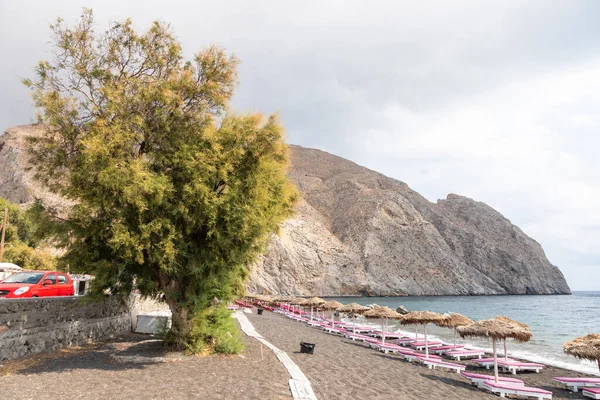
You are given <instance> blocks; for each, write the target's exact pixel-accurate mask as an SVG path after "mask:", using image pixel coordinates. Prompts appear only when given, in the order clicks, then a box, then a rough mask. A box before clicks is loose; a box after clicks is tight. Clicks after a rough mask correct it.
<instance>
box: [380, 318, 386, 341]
mask: <svg viewBox="0 0 600 400" xmlns="http://www.w3.org/2000/svg"><path fill="white" fill-rule="evenodd" d="M381 343H383V344H385V329H383V318H381Z"/></svg>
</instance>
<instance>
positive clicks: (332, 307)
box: [321, 300, 344, 326]
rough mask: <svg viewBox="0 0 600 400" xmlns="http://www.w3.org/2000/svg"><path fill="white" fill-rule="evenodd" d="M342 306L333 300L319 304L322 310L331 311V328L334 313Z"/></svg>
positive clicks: (333, 323)
mask: <svg viewBox="0 0 600 400" xmlns="http://www.w3.org/2000/svg"><path fill="white" fill-rule="evenodd" d="M343 306H344V305H343V304H342V303H340V302H339V301H335V300H329V301H328V302H327V303H323V304H321V308H322V309H323V310H327V311H331V320H332V323H331V326H335V314H334V311H336V310H339V309H340V308H342V307H343Z"/></svg>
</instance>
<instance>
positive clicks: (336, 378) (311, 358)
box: [246, 311, 588, 400]
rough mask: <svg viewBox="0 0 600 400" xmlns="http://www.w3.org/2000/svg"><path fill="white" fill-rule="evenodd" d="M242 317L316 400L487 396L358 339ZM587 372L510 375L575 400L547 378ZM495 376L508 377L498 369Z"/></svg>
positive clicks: (266, 316)
mask: <svg viewBox="0 0 600 400" xmlns="http://www.w3.org/2000/svg"><path fill="white" fill-rule="evenodd" d="M246 315H247V316H248V319H249V320H250V322H251V323H252V324H253V325H254V327H255V328H256V330H257V332H259V333H260V334H261V335H262V336H263V337H264V338H265V339H266V340H268V341H269V342H271V343H273V344H274V345H275V346H277V347H278V348H280V349H281V350H283V351H285V352H286V353H287V354H288V355H289V356H290V357H291V358H292V360H293V361H294V362H295V363H296V364H297V365H298V366H299V367H300V369H301V370H302V371H303V373H304V374H305V375H306V376H307V378H308V379H309V380H310V382H311V385H312V387H313V389H314V391H315V394H316V395H317V398H319V399H340V400H341V399H347V398H369V399H381V400H384V399H397V398H402V399H406V400H420V399H429V398H444V399H464V400H479V399H486V398H490V395H489V393H486V392H484V391H482V390H479V389H477V388H475V387H473V386H471V385H470V384H469V382H468V380H466V379H465V378H463V377H462V376H461V375H459V374H456V373H455V372H447V371H444V370H439V369H435V370H430V369H427V368H426V367H424V366H422V365H417V364H412V363H408V362H406V361H404V360H401V358H400V357H398V356H395V355H393V354H383V353H380V352H377V351H375V350H372V349H370V348H368V347H367V346H366V345H364V344H362V343H360V342H353V341H351V340H349V339H344V338H343V337H340V336H335V335H329V334H327V333H325V332H324V331H322V330H320V329H318V328H312V327H309V326H307V325H305V324H303V323H300V322H294V321H292V320H290V319H288V318H286V317H285V316H283V315H279V314H276V313H272V312H267V311H265V312H264V313H263V315H260V316H259V315H257V314H256V311H254V312H253V313H252V314H246ZM413 334H414V332H413ZM302 341H305V342H309V343H314V344H315V353H314V354H312V355H311V354H302V353H300V351H299V343H300V342H302ZM509 351H510V349H509ZM452 362H453V363H454V361H452ZM455 363H457V364H463V365H465V366H467V370H468V371H469V372H475V373H480V374H487V375H493V369H491V370H487V369H485V368H484V369H482V368H477V367H475V364H474V363H472V362H471V361H470V360H466V361H460V362H455ZM587 375H588V374H583V373H577V372H574V371H571V370H568V369H564V368H558V367H554V366H547V367H546V368H544V370H543V371H541V372H540V373H539V374H538V373H519V374H518V375H517V376H516V378H518V379H521V380H523V381H524V382H525V384H526V385H527V386H531V387H538V388H542V389H545V390H551V391H552V392H553V398H554V399H581V393H571V392H570V391H569V390H566V389H563V388H562V387H561V386H560V385H559V384H558V383H557V382H554V381H553V380H552V379H553V378H554V377H558V376H587ZM501 376H506V377H514V376H513V375H511V374H509V373H502V372H501Z"/></svg>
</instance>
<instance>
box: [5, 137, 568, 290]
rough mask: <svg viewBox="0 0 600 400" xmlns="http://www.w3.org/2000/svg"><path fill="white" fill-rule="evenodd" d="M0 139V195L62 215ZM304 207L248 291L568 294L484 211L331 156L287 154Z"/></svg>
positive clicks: (545, 265)
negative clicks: (36, 202) (429, 195)
mask: <svg viewBox="0 0 600 400" xmlns="http://www.w3.org/2000/svg"><path fill="white" fill-rule="evenodd" d="M38 130H39V128H37V127H33V126H22V127H15V128H11V129H9V130H7V131H6V133H5V134H4V135H2V136H0V195H1V196H3V197H5V198H8V199H10V200H12V201H15V202H20V203H26V202H29V201H31V200H33V197H41V198H43V199H45V201H47V202H50V203H53V205H60V206H66V204H65V202H64V201H63V200H62V199H60V198H59V197H57V196H54V195H52V194H50V193H49V192H48V191H47V190H45V189H44V188H42V187H40V186H39V184H37V183H35V182H34V181H33V179H32V172H31V171H26V167H27V159H26V157H25V154H24V151H23V147H24V140H23V138H24V136H25V135H34V134H36V133H37V131H38ZM290 147H291V155H292V160H291V161H292V162H291V167H290V171H289V175H290V177H291V179H292V180H293V181H294V182H295V183H296V185H297V187H298V189H299V191H300V193H301V194H302V200H301V201H300V202H299V204H298V206H297V210H296V215H295V217H294V218H292V219H289V220H287V221H286V222H284V223H283V224H282V229H281V232H280V234H279V235H278V236H273V237H272V239H271V242H270V244H269V247H268V252H267V254H266V255H265V256H262V257H260V259H259V260H258V261H257V263H256V265H255V266H254V267H253V270H252V274H251V277H250V281H249V283H248V287H249V289H250V290H252V291H255V292H262V291H263V290H267V291H269V292H270V293H273V294H276V293H279V294H295V295H321V296H325V295H328V296H334V295H382V296H404V295H471V294H509V293H514V294H554V293H570V290H569V287H568V285H567V283H566V282H565V279H564V277H563V275H562V273H561V272H560V270H559V269H558V268H557V267H555V266H553V265H552V264H550V262H549V261H548V260H547V259H546V256H545V254H544V251H543V250H542V248H541V246H540V245H539V244H538V243H537V242H536V241H534V240H533V239H531V238H530V237H528V236H527V235H525V234H524V233H523V232H522V231H521V230H520V229H519V228H518V227H516V226H514V225H512V224H511V223H510V221H509V220H507V219H506V218H504V217H503V216H502V215H500V214H499V213H498V212H497V211H495V210H493V209H492V208H491V207H489V206H487V205H485V204H483V203H479V202H476V201H473V200H471V199H468V198H466V197H461V196H457V195H453V194H451V195H448V197H447V199H446V200H440V201H438V202H437V203H431V202H429V201H428V200H427V199H425V198H424V197H422V196H421V195H419V194H418V193H417V192H415V191H413V190H412V189H410V188H409V187H408V186H407V185H406V184H405V183H403V182H399V181H397V180H394V179H391V178H388V177H386V176H384V175H381V174H379V173H377V172H374V171H371V170H369V169H367V168H364V167H361V166H359V165H356V164H354V163H352V162H350V161H348V160H345V159H342V158H339V157H336V156H333V155H331V154H328V153H325V152H322V151H319V150H313V149H306V148H302V147H299V146H290Z"/></svg>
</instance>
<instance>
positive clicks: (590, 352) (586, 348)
mask: <svg viewBox="0 0 600 400" xmlns="http://www.w3.org/2000/svg"><path fill="white" fill-rule="evenodd" d="M564 351H565V353H567V354H570V355H572V356H575V357H577V358H583V359H584V360H590V361H596V362H598V370H600V335H599V334H597V333H592V334H589V335H587V336H583V337H580V338H577V339H575V340H571V341H570V342H568V343H565V346H564Z"/></svg>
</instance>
